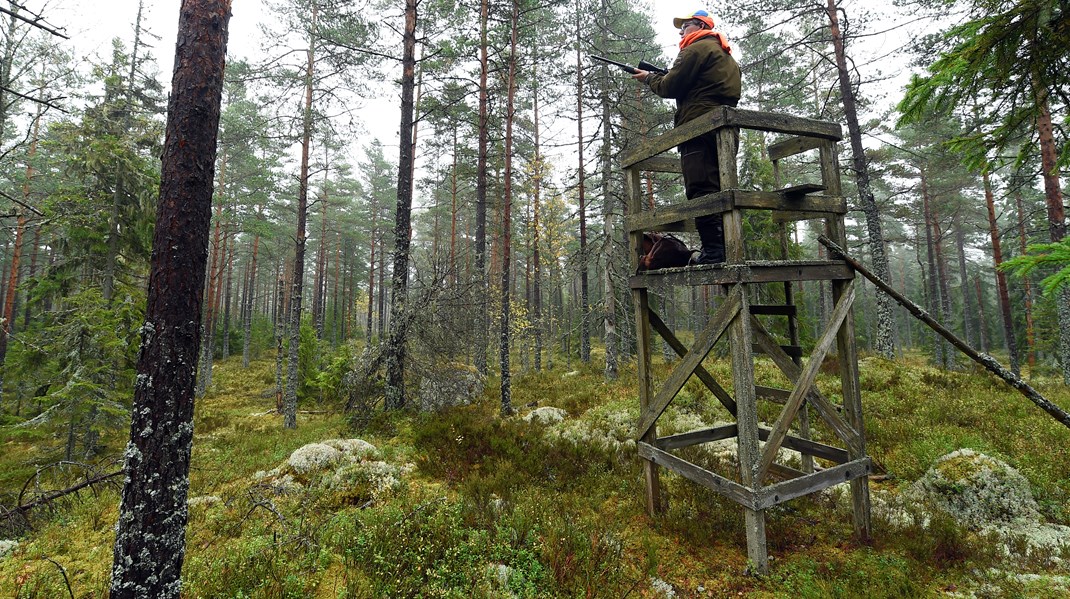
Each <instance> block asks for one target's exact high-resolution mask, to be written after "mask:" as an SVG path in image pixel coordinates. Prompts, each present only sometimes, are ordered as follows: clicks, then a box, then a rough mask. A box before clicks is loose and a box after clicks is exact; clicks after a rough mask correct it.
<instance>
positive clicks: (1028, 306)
mask: <svg viewBox="0 0 1070 599" xmlns="http://www.w3.org/2000/svg"><path fill="white" fill-rule="evenodd" d="M1014 200H1015V205H1016V208H1017V209H1018V249H1019V251H1021V253H1022V255H1023V256H1024V255H1025V252H1026V243H1027V239H1026V233H1025V211H1024V210H1023V209H1022V192H1021V191H1017V192H1015V194H1014ZM1022 286H1023V290H1024V292H1025V294H1024V295H1025V344H1026V363H1027V364H1029V374H1030V375H1032V374H1033V369H1034V368H1035V367H1036V365H1037V353H1036V339H1035V338H1034V334H1033V284H1032V282H1031V281H1030V280H1029V276H1028V275H1027V276H1024V277H1022Z"/></svg>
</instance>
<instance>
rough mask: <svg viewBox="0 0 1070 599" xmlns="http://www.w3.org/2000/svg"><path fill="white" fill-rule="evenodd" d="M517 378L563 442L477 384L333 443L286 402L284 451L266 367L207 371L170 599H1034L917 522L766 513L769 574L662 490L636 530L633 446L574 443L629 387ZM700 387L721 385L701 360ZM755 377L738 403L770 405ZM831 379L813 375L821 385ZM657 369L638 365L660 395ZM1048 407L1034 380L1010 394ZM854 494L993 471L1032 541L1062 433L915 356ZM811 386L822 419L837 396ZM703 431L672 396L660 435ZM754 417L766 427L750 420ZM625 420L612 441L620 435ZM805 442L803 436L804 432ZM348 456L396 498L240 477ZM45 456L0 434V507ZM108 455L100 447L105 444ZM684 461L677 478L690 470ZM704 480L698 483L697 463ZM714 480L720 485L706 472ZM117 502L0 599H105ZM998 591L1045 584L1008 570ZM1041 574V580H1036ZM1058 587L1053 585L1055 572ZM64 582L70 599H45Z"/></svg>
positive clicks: (867, 384)
mask: <svg viewBox="0 0 1070 599" xmlns="http://www.w3.org/2000/svg"><path fill="white" fill-rule="evenodd" d="M556 362H557V364H556V367H555V369H554V370H549V371H543V372H540V373H526V374H518V375H516V376H514V378H513V386H512V390H513V403H514V405H515V406H517V407H518V408H519V412H520V414H521V415H523V414H524V413H525V412H527V411H530V410H531V409H532V408H533V407H535V406H540V407H541V406H554V407H558V408H562V409H564V410H565V411H566V412H567V413H568V415H569V419H576V420H577V421H583V422H585V423H586V425H585V426H586V428H585V429H584V430H586V431H588V432H589V434H590V435H591V437H588V438H585V437H583V436H582V435H579V436H577V435H575V434H573V435H562V434H556V435H555V434H550V431H549V429H548V426H549V425H545V424H537V423H530V422H526V421H524V420H523V419H522V418H520V417H513V418H507V419H503V418H502V417H500V416H499V406H498V403H497V382H496V381H493V380H492V381H490V382H489V384H488V385H487V390H486V392H485V393H484V396H483V398H482V399H480V400H479V401H477V402H476V403H474V404H472V405H468V406H463V407H457V408H453V409H450V410H448V411H444V412H440V413H435V414H416V413H408V412H404V413H397V414H385V415H384V414H379V415H377V416H376V417H375V418H373V419H372V421H371V424H370V425H369V426H367V428H365V429H363V430H353V429H352V428H351V426H350V424H349V420H348V418H347V416H346V414H344V413H341V411H340V410H339V406H336V405H317V404H315V403H309V404H307V405H303V406H301V409H303V410H307V411H310V412H316V413H311V414H301V415H300V417H299V426H298V428H297V429H296V430H285V429H283V428H282V426H281V425H282V423H281V419H280V418H279V417H278V416H277V415H275V414H273V413H272V414H265V412H268V411H269V410H271V408H273V407H274V397H273V396H267V395H265V393H264V390H265V389H269V388H271V386H272V385H273V367H274V364H273V362H268V361H264V362H256V363H254V364H253V366H252V367H251V368H250V369H248V370H245V369H242V368H241V362H240V360H239V359H233V360H229V361H226V362H224V363H221V364H218V365H217V367H216V370H215V374H214V380H213V387H212V389H211V390H210V392H209V394H208V395H207V397H205V398H204V399H202V400H199V401H198V403H197V407H196V423H195V440H194V448H193V458H192V465H191V473H190V476H191V487H190V497H207V496H212V497H218V498H219V500H218V501H216V500H214V499H213V500H211V501H204V502H200V503H198V504H196V505H194V506H192V507H191V509H190V520H189V526H188V529H187V538H186V546H187V552H186V558H185V567H184V572H183V589H184V591H183V594H184V596H187V597H210V598H216V597H331V598H337V597H666V596H675V597H729V596H731V597H742V596H746V597H927V596H941V595H945V594H948V593H959V592H962V593H974V594H975V595H976V596H1015V597H1017V596H1036V597H1051V596H1060V593H1061V594H1064V595H1065V594H1066V591H1065V589H1062V590H1060V589H1059V588H1058V587H1057V586H1053V585H1052V584H1051V582H1050V579H1048V578H1043V577H1034V578H1028V577H1027V578H1022V577H1018V578H1008V577H1006V576H1005V575H1003V574H1001V572H1003V571H1005V570H1007V569H1008V567H1007V564H1004V563H1003V562H1002V558H1000V556H998V555H997V554H996V553H995V552H994V551H993V550H992V548H991V545H990V543H988V542H987V540H986V539H984V538H982V537H979V536H978V535H976V534H975V533H972V532H969V531H967V530H965V529H963V528H961V527H960V526H958V525H956V524H955V523H954V522H951V521H945V520H941V519H934V520H933V521H931V522H929V523H928V525H927V526H922V525H920V524H918V525H917V526H914V527H907V528H905V529H904V528H903V527H902V525H901V524H900V525H896V526H894V527H893V526H892V525H891V524H890V523H889V522H887V521H886V520H884V519H882V518H881V517H879V515H878V517H876V518H875V520H874V532H875V535H874V536H875V540H874V541H873V542H872V543H871V544H868V545H863V544H858V543H856V542H854V541H852V539H851V535H852V525H851V517H850V513H849V512H847V511H845V510H844V508H843V507H842V502H836V501H834V500H832V499H829V498H828V496H827V495H823V496H817V497H808V498H801V499H797V500H794V501H791V502H789V503H787V504H785V505H782V506H779V507H776V508H773V509H771V510H769V511H768V512H767V515H768V539H769V549H770V555H771V565H770V573H769V574H768V575H767V576H765V577H754V576H751V575H748V574H747V573H746V571H747V565H748V564H747V552H746V546H745V540H744V533H743V517H742V511H741V509H740V508H738V507H737V506H735V505H734V504H732V503H730V502H728V501H725V500H722V499H720V498H719V497H718V496H716V495H714V494H712V493H710V492H707V491H705V490H703V489H702V488H700V487H698V486H697V485H695V484H693V483H690V482H688V481H686V480H683V479H680V478H679V477H676V476H674V475H663V482H664V484H665V489H666V496H667V499H668V508H667V511H666V512H665V513H664V514H663V515H660V516H658V517H655V518H651V517H649V516H648V515H647V514H646V512H645V506H644V503H643V482H642V476H641V469H640V464H639V460H638V458H637V457H636V455H635V449H634V445H628V444H620V443H615V444H614V443H606V442H604V440H597V439H594V437H595V436H597V435H598V434H600V431H601V433H605V432H606V431H607V430H608V428H611V427H610V425H606V426H602V427H600V425H599V422H598V420H599V419H601V418H608V417H609V416H608V415H612V414H618V415H619V414H621V413H624V414H627V415H628V417H629V418H635V417H637V416H638V406H637V405H636V404H637V399H636V397H637V393H636V379H635V374H634V371H635V369H634V368H632V367H628V368H623V369H622V375H621V377H620V378H619V380H616V381H613V382H606V381H605V380H604V379H603V375H602V372H601V369H600V368H599V367H598V366H596V365H595V364H592V365H590V366H579V367H576V366H575V365H573V366H572V367H570V368H568V369H565V368H564V367H563V366H562V364H561V360H557V361H556ZM707 366H708V367H709V369H710V370H711V371H713V372H714V373H715V374H716V375H717V376H718V377H719V378H720V379H721V380H730V377H729V376H728V364H727V363H726V362H725V361H724V360H719V361H718V360H713V359H711V360H708V361H707ZM774 371H775V369H774V368H773V366H772V365H770V364H768V363H765V362H761V363H759V366H758V372H757V379H758V380H757V382H758V384H763V385H777V384H783V380H782V379H780V377H779V375H777V374H776V373H775V372H774ZM830 371H831V370H830ZM667 375H668V368H667V367H666V366H664V365H659V367H658V369H657V376H658V377H660V378H662V379H664V378H665V377H666V376H667ZM1033 382H1034V384H1035V385H1036V386H1037V387H1038V388H1039V389H1040V390H1041V392H1042V393H1045V394H1046V395H1047V397H1048V398H1049V399H1051V400H1053V401H1055V402H1056V403H1058V404H1059V405H1061V406H1063V407H1064V408H1070V393H1068V391H1067V389H1066V387H1064V386H1062V385H1061V384H1056V383H1057V382H1056V381H1055V380H1051V381H1047V380H1034V381H1033ZM861 384H862V390H863V393H864V403H865V417H866V433H867V437H868V447H869V452H870V454H871V455H872V457H873V459H874V461H875V463H876V464H877V465H878V467H879V470H880V474H879V475H878V476H877V477H875V479H874V482H873V483H872V486H873V488H874V489H875V490H877V491H880V490H888V491H892V492H894V491H896V490H898V489H901V488H903V487H904V486H905V485H907V484H908V483H910V482H911V481H913V480H915V479H917V478H918V477H920V476H921V475H922V474H923V473H924V472H925V471H926V470H927V469H928V468H929V466H930V465H931V464H932V463H933V461H934V460H935V459H936V458H938V457H940V456H941V455H944V454H946V453H948V452H950V451H953V450H955V449H957V448H961V447H970V448H973V449H976V450H978V451H981V452H984V453H986V454H989V455H992V456H995V457H998V458H1000V459H1002V460H1004V461H1006V462H1008V463H1010V464H1011V465H1012V466H1014V467H1015V468H1017V469H1018V470H1020V471H1021V472H1022V474H1024V475H1025V476H1026V477H1027V478H1028V479H1029V481H1030V483H1031V484H1032V487H1033V491H1034V494H1035V495H1036V497H1037V499H1038V501H1039V503H1040V506H1041V509H1042V510H1043V511H1044V512H1045V516H1046V517H1047V518H1048V519H1049V520H1050V521H1052V522H1055V523H1062V524H1068V523H1070V507H1068V503H1067V500H1068V498H1070V455H1068V454H1070V431H1068V430H1067V429H1066V428H1064V427H1062V426H1061V425H1059V424H1058V423H1056V422H1055V421H1054V420H1052V419H1051V418H1050V417H1048V416H1047V415H1046V414H1044V413H1043V412H1041V411H1040V410H1039V409H1037V408H1036V407H1034V406H1033V405H1032V404H1030V403H1029V402H1028V401H1027V400H1025V399H1024V398H1023V397H1021V396H1020V395H1018V393H1017V392H1015V391H1014V390H1013V389H1010V388H1009V387H1006V386H1005V385H1003V384H1002V383H1001V382H999V381H998V380H996V379H994V378H992V377H991V376H989V375H987V374H985V373H983V372H980V371H976V370H973V369H967V370H966V371H961V372H946V371H942V370H939V369H936V368H932V367H930V366H928V365H926V364H925V363H924V362H923V361H922V360H920V359H907V360H904V361H897V362H889V361H885V360H881V359H877V358H872V357H870V358H865V359H863V361H862V363H861ZM819 386H820V387H821V389H822V390H823V391H824V392H825V394H826V395H828V396H829V397H830V398H832V399H833V400H838V399H839V395H838V392H837V390H838V385H837V381H836V379H835V378H834V377H833V375H831V374H827V373H826V374H822V375H821V378H820V380H819ZM726 418H727V414H726V413H725V412H724V411H723V409H722V408H720V407H719V406H718V405H717V402H716V400H714V399H713V398H712V397H711V396H710V394H709V393H708V392H707V391H706V390H705V389H704V388H703V387H702V385H701V384H700V383H698V382H697V381H695V380H692V381H691V382H689V383H688V384H687V385H686V386H685V388H684V390H683V392H682V393H681V395H680V396H679V398H678V400H677V401H676V402H675V403H674V405H673V406H672V407H670V409H669V411H668V412H667V413H666V416H665V417H664V419H665V420H666V421H671V420H672V419H676V420H677V421H687V420H688V419H690V420H695V419H698V420H702V421H704V422H707V423H712V422H715V421H717V420H723V419H726ZM762 418H763V419H765V420H767V421H772V420H773V419H774V418H775V412H774V408H773V407H769V408H763V413H762ZM632 422H634V420H632ZM815 435H816V436H817V438H819V439H822V438H824V439H825V440H826V441H832V439H831V438H828V437H827V433H825V432H823V430H822V429H821V428H820V427H818V429H817V430H816V431H815ZM336 438H361V439H364V440H366V441H369V442H370V443H372V444H374V445H376V446H377V447H378V448H379V449H380V450H381V452H382V454H383V459H384V460H386V461H388V462H391V463H394V464H398V465H402V464H408V465H410V466H411V467H412V469H411V470H410V471H409V473H408V474H407V475H406V476H405V478H404V481H403V482H404V484H403V485H402V486H401V488H400V489H398V490H395V491H393V492H390V493H384V494H379V495H369V494H368V493H364V492H357V491H353V492H350V493H346V492H339V491H338V489H336V488H331V487H328V486H325V485H316V484H308V485H305V486H303V487H300V488H292V489H288V490H280V489H279V488H278V487H272V486H271V485H267V484H264V482H263V481H262V480H261V479H256V478H254V473H256V472H258V471H266V470H271V469H272V468H275V467H276V466H278V465H279V464H281V463H282V462H284V461H285V460H286V458H287V456H288V455H289V454H290V453H291V452H292V451H294V450H295V449H297V448H299V447H301V446H303V445H305V444H307V443H311V442H314V441H321V440H325V439H336ZM60 442H61V440H57V439H55V438H53V437H51V436H49V435H46V434H45V433H44V432H42V431H39V430H37V429H34V428H12V427H4V428H0V448H2V452H0V498H2V499H0V503H3V504H5V505H10V504H11V498H12V497H13V494H17V493H18V489H19V488H20V487H21V486H22V484H23V482H25V480H26V479H27V478H29V476H30V475H32V474H33V472H34V471H35V470H36V468H37V467H38V465H40V464H43V463H46V462H47V461H48V460H51V459H54V458H55V451H54V447H55V446H56V445H57V443H60ZM103 442H104V446H105V448H106V450H107V451H108V452H110V453H111V454H113V455H114V454H118V453H121V450H122V446H123V443H124V440H123V439H122V434H121V433H119V432H116V433H115V434H113V435H112V436H109V437H105V439H104V440H103ZM694 459H696V460H701V459H702V458H701V456H696V457H695V458H694ZM708 465H710V466H711V467H716V466H717V464H715V463H712V462H711V463H709V464H708ZM722 465H723V464H722ZM117 501H118V493H117V491H116V490H115V489H109V488H107V487H101V488H98V491H97V492H95V493H94V492H88V491H87V492H82V493H80V494H79V495H78V496H77V497H76V498H68V499H67V500H65V501H63V502H60V503H58V504H56V505H55V506H53V507H52V509H48V510H39V511H38V512H37V513H36V514H35V517H34V519H33V520H32V524H33V529H32V530H27V531H24V532H23V534H22V536H21V537H20V538H18V541H19V543H20V545H19V547H18V548H17V549H16V550H15V552H14V553H13V554H11V555H10V556H8V557H6V558H3V559H0V597H18V598H30V597H48V598H52V597H67V596H69V594H73V595H74V596H75V597H79V598H80V597H105V596H106V595H107V586H108V575H109V568H110V562H111V555H112V538H113V532H112V530H113V527H114V523H115V520H116V512H117ZM1015 568H1017V569H1016V570H1015V571H1017V572H1026V573H1031V574H1052V572H1047V571H1044V570H1043V569H1041V568H1040V567H1039V566H1038V567H1037V568H1035V569H1033V571H1030V568H1028V567H1024V569H1023V566H1022V565H1021V564H1018V565H1016V566H1015ZM1056 574H1058V572H1056ZM1064 574H1065V573H1064ZM68 584H69V588H70V592H68Z"/></svg>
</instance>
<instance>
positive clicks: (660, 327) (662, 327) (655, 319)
mask: <svg viewBox="0 0 1070 599" xmlns="http://www.w3.org/2000/svg"><path fill="white" fill-rule="evenodd" d="M650 325H651V326H653V327H654V330H655V331H657V332H658V334H659V335H661V338H662V339H664V340H665V343H668V344H669V347H671V348H672V350H673V351H674V352H676V355H678V356H680V357H681V358H682V357H684V356H685V355H687V347H685V346H684V344H683V343H681V342H680V340H679V339H677V338H676V335H675V334H674V333H673V332H672V330H671V329H670V328H669V327H668V325H666V324H665V322H664V321H662V320H661V317H660V316H658V314H657V312H654V311H653V310H651V312H650ZM695 376H697V377H698V378H699V380H700V381H702V382H703V383H704V384H705V385H706V388H707V389H709V390H710V393H713V396H714V397H716V398H717V400H718V401H720V402H721V405H722V406H724V408H725V409H726V410H728V413H729V414H731V415H733V416H735V415H736V400H734V399H732V396H731V395H729V394H728V391H725V389H724V387H722V386H721V384H720V383H718V382H717V379H716V378H714V376H713V375H712V374H710V372H709V371H708V370H706V369H705V368H703V366H702V364H699V365H698V366H697V367H695Z"/></svg>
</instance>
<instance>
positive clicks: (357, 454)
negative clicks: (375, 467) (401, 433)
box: [323, 439, 381, 461]
mask: <svg viewBox="0 0 1070 599" xmlns="http://www.w3.org/2000/svg"><path fill="white" fill-rule="evenodd" d="M323 444H324V445H328V446H330V447H333V448H335V449H337V450H338V451H340V452H342V454H344V456H345V457H346V458H347V459H349V460H351V461H360V460H366V459H379V458H380V457H381V456H380V453H379V449H378V448H377V447H375V446H374V445H372V444H371V443H368V442H367V441H365V440H364V439H330V440H327V441H324V442H323Z"/></svg>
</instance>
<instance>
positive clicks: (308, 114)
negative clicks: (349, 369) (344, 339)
mask: <svg viewBox="0 0 1070 599" xmlns="http://www.w3.org/2000/svg"><path fill="white" fill-rule="evenodd" d="M318 17H319V5H318V4H317V3H315V2H313V3H312V24H311V26H310V27H309V35H308V64H307V66H306V67H305V105H304V110H303V111H302V112H303V114H302V118H301V174H300V178H299V179H298V188H297V232H296V234H295V236H294V267H293V288H292V289H293V290H292V291H291V292H290V331H289V333H290V348H289V356H288V359H287V363H286V396H285V397H284V398H283V404H282V407H283V410H282V414H283V422H282V425H283V427H285V428H291V429H292V428H297V387H298V384H299V383H300V381H298V380H297V379H298V373H297V364H298V361H299V356H300V348H301V298H302V296H303V295H304V282H305V242H306V241H307V239H306V237H307V235H306V233H305V226H306V224H307V220H308V179H309V175H308V155H309V149H310V146H311V145H312V83H313V80H314V79H313V75H314V70H315V65H316V23H317V20H318Z"/></svg>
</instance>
